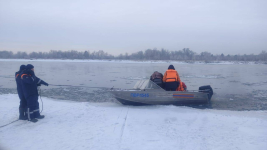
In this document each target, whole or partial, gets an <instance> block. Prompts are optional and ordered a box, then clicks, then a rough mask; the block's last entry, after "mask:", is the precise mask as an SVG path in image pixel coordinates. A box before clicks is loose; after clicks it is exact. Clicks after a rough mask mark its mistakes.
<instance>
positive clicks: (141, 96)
mask: <svg viewBox="0 0 267 150" xmlns="http://www.w3.org/2000/svg"><path fill="white" fill-rule="evenodd" d="M110 92H111V93H112V94H113V95H114V96H115V98H116V99H117V100H118V101H119V102H120V103H122V104H124V105H181V104H182V105H183V104H203V103H204V104H207V103H209V101H210V96H209V94H208V93H203V92H181V91H165V90H157V89H148V90H111V91H110Z"/></svg>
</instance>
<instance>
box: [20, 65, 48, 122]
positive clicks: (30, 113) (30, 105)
mask: <svg viewBox="0 0 267 150" xmlns="http://www.w3.org/2000/svg"><path fill="white" fill-rule="evenodd" d="M21 83H22V90H23V94H24V96H25V98H26V100H27V111H26V114H27V119H28V120H29V121H31V122H37V121H38V120H37V119H43V118H44V117H45V116H44V115H40V111H39V103H38V90H37V86H38V85H41V84H43V85H46V86H48V83H46V82H45V81H43V80H41V79H39V78H38V77H36V76H35V74H34V66H33V65H31V64H28V65H27V66H26V70H25V71H23V73H22V74H21Z"/></svg>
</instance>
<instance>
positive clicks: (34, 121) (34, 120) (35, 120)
mask: <svg viewBox="0 0 267 150" xmlns="http://www.w3.org/2000/svg"><path fill="white" fill-rule="evenodd" d="M29 121H30V122H33V123H36V122H37V121H38V120H37V119H31V120H29Z"/></svg>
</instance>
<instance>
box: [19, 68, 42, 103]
mask: <svg viewBox="0 0 267 150" xmlns="http://www.w3.org/2000/svg"><path fill="white" fill-rule="evenodd" d="M21 83H22V84H21V85H22V91H23V95H24V96H25V98H28V97H30V96H38V90H37V85H40V84H47V83H46V82H44V81H42V80H41V79H39V78H38V77H36V76H35V75H34V74H30V73H28V72H27V71H25V72H23V73H22V74H21Z"/></svg>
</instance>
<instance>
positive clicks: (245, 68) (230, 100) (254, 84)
mask: <svg viewBox="0 0 267 150" xmlns="http://www.w3.org/2000/svg"><path fill="white" fill-rule="evenodd" d="M29 63H30V64H33V65H34V67H35V73H36V76H38V77H39V78H41V79H43V80H44V81H46V82H48V83H49V84H50V86H48V87H45V86H42V87H41V89H42V96H46V97H51V98H57V99H66V100H76V101H92V102H105V101H116V100H115V99H114V98H113V97H112V95H111V94H110V93H108V92H107V89H109V88H111V87H113V86H114V87H115V88H122V89H129V88H132V87H133V86H134V84H135V83H136V82H137V81H138V80H139V79H148V78H149V77H150V75H151V74H152V73H153V72H154V71H159V72H161V73H162V74H164V73H165V71H166V70H167V68H168V66H169V65H170V63H150V62H145V63H136V62H132V63H129V62H127V63H123V62H105V61H103V62H71V61H66V62H56V61H0V72H1V73H0V80H1V82H0V94H6V93H16V83H15V79H14V74H15V72H16V71H18V69H19V66H20V65H21V64H29ZM173 65H174V67H175V69H176V70H177V71H178V73H179V75H180V78H181V80H182V81H183V82H185V83H186V85H187V88H188V90H198V87H200V86H202V85H211V87H212V88H213V90H214V93H215V94H214V96H213V98H212V107H213V109H230V110H263V109H264V110H266V109H267V78H266V75H267V67H266V65H260V64H181V63H173Z"/></svg>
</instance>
